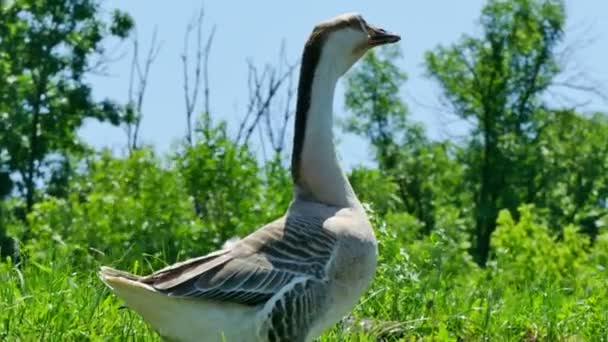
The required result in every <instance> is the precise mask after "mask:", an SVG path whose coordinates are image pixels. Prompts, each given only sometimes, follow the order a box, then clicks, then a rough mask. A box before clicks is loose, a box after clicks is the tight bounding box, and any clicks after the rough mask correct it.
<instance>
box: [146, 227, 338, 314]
mask: <svg viewBox="0 0 608 342" xmlns="http://www.w3.org/2000/svg"><path fill="white" fill-rule="evenodd" d="M335 242H336V237H335V236H334V234H333V233H331V232H329V231H327V230H326V229H324V228H323V219H321V218H310V217H306V218H303V217H297V216H288V217H287V218H282V219H279V220H277V221H275V222H273V223H270V224H268V225H267V226H265V227H263V228H261V229H259V230H258V231H256V232H254V233H252V234H251V235H249V236H247V237H245V238H244V239H242V240H240V241H238V242H237V243H235V244H234V245H233V246H232V247H231V248H230V249H228V250H226V251H220V252H216V253H212V254H210V255H208V256H205V257H201V258H197V259H192V260H189V261H186V262H184V263H182V264H178V265H176V266H173V267H169V268H167V269H164V270H161V271H159V272H156V273H154V274H152V275H150V276H148V277H146V278H145V279H144V280H143V281H144V282H146V283H148V284H150V285H152V286H153V287H154V288H155V289H157V290H159V291H161V292H163V293H166V294H167V295H170V296H178V297H194V298H204V299H209V300H217V301H227V302H234V303H239V304H245V305H258V304H260V303H264V302H266V301H267V300H268V299H270V298H271V297H272V296H273V295H274V294H276V293H277V292H279V291H280V290H281V289H282V288H283V287H284V286H286V285H287V284H290V283H291V282H293V281H294V280H296V278H297V279H311V280H316V281H321V280H323V279H325V269H326V267H327V264H328V263H329V262H330V260H331V256H332V253H333V249H334V247H335Z"/></svg>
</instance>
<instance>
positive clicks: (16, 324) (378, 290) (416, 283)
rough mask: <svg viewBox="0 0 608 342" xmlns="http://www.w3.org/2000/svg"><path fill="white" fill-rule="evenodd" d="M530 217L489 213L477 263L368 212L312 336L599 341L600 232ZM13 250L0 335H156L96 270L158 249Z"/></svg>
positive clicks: (453, 239) (43, 243) (0, 273)
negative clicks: (328, 315) (328, 321)
mask: <svg viewBox="0 0 608 342" xmlns="http://www.w3.org/2000/svg"><path fill="white" fill-rule="evenodd" d="M536 221H537V220H536V219H535V216H534V213H533V212H532V211H530V210H527V209H525V208H524V209H523V210H522V212H521V217H520V220H519V222H514V221H513V219H511V218H510V216H509V215H508V214H504V215H501V217H500V218H499V226H498V228H497V230H496V231H495V233H494V235H493V240H492V241H493V243H492V244H493V246H492V248H493V249H492V259H491V260H490V262H489V264H488V265H487V266H486V267H484V268H481V267H479V266H477V265H476V264H475V263H473V262H472V261H471V257H470V256H469V255H468V253H467V249H468V245H467V244H466V243H464V241H466V240H464V239H462V238H461V235H460V233H458V231H456V230H447V231H446V230H438V231H436V232H432V233H431V234H430V235H428V236H425V237H418V238H411V234H408V231H409V229H410V228H409V227H408V226H407V225H406V224H404V222H405V221H399V220H396V219H391V220H387V221H386V222H387V223H384V222H383V221H382V220H379V219H376V222H375V224H374V225H375V226H376V227H378V229H377V236H378V239H379V252H380V255H379V266H378V270H377V274H376V277H375V279H374V282H373V284H372V286H371V287H370V289H369V290H368V291H367V293H366V294H365V295H364V296H363V297H362V298H361V300H360V302H359V304H358V305H357V306H356V308H355V309H354V310H353V313H352V317H350V318H349V321H348V322H349V323H341V324H338V325H336V327H334V328H333V329H331V330H330V331H328V332H326V333H325V335H323V336H322V337H321V339H320V340H321V341H377V340H379V339H380V338H381V337H382V338H385V340H387V341H391V340H396V341H397V340H398V341H414V340H425V341H427V340H428V341H481V340H488V341H608V267H607V266H608V232H606V233H603V234H600V235H599V236H598V238H597V240H596V241H595V243H594V244H590V242H589V241H588V239H587V238H586V237H585V236H584V235H582V234H580V233H578V232H577V231H576V229H574V228H566V229H564V234H563V236H562V237H561V238H560V239H555V238H552V237H551V234H550V232H549V230H548V229H547V228H546V227H544V226H542V225H540V224H538V223H536ZM36 241H37V242H36ZM53 246H54V247H53ZM23 250H24V253H25V255H26V257H23V259H22V261H21V263H20V265H14V264H12V263H11V262H10V261H6V262H0V284H1V285H0V340H1V341H159V338H158V336H157V335H156V334H155V333H154V332H153V331H152V330H151V329H150V328H149V327H148V326H146V324H145V323H144V322H143V321H142V320H141V319H140V318H139V316H137V315H136V314H134V313H133V312H131V311H130V310H128V309H124V308H121V306H122V303H121V302H120V300H118V299H117V298H116V297H115V296H113V295H112V294H111V293H110V291H109V290H108V289H107V288H106V287H105V286H104V285H103V284H102V282H101V281H100V280H99V278H98V276H97V270H98V268H99V266H100V265H102V264H110V265H112V264H113V265H115V266H118V267H120V268H130V270H131V271H133V272H135V273H138V274H145V273H148V272H150V271H152V270H154V269H157V268H159V267H160V266H162V265H163V264H164V263H162V262H161V261H160V260H162V258H159V257H158V256H146V255H145V254H143V253H142V254H141V255H140V256H139V259H138V257H137V256H133V255H132V256H131V257H127V255H130V254H129V253H127V252H126V251H123V253H124V254H123V255H103V253H99V252H98V251H94V250H92V249H88V252H83V249H82V248H80V247H74V246H73V245H70V244H66V243H57V244H56V245H53V244H50V243H49V241H48V240H43V239H40V240H33V242H32V245H30V246H25V248H24V249H23ZM191 256H194V255H183V256H181V257H179V259H182V260H183V259H185V258H186V257H191ZM142 257H143V259H142ZM353 322H355V323H353ZM360 323H364V324H360ZM361 325H366V326H368V327H370V329H368V330H367V331H363V330H362V329H361V328H359V327H360V326H361Z"/></svg>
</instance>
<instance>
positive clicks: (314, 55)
mask: <svg viewBox="0 0 608 342" xmlns="http://www.w3.org/2000/svg"><path fill="white" fill-rule="evenodd" d="M326 39H327V32H324V30H319V29H318V28H315V30H313V32H312V34H311V35H310V38H308V41H307V42H306V45H305V46H304V52H303V53H302V64H301V66H300V81H299V83H298V100H297V104H296V120H295V131H294V137H293V152H292V155H291V177H292V178H293V182H294V184H299V181H300V162H301V157H302V149H303V147H304V136H305V132H306V120H307V116H308V111H309V109H310V102H311V93H312V83H313V79H314V77H315V70H316V69H317V65H318V64H319V59H320V58H321V49H322V47H323V44H324V43H325V40H326Z"/></svg>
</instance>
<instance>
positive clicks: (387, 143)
mask: <svg viewBox="0 0 608 342" xmlns="http://www.w3.org/2000/svg"><path fill="white" fill-rule="evenodd" d="M399 57H401V52H400V50H399V49H398V48H397V47H396V46H390V47H384V48H382V49H380V50H378V51H377V52H376V51H370V52H368V53H367V54H366V55H365V57H364V58H363V60H362V61H361V62H360V63H359V64H358V65H357V67H356V68H355V70H353V71H352V72H351V74H350V75H349V76H348V78H347V81H346V82H347V83H346V93H345V95H344V96H345V104H346V109H348V111H350V112H351V113H352V115H350V116H348V117H347V118H346V120H345V121H344V130H345V131H346V132H350V133H355V134H357V135H360V136H362V137H365V138H367V139H369V141H370V143H371V145H372V146H373V148H374V150H375V153H376V160H377V161H378V164H379V166H380V168H382V169H392V168H394V166H395V163H396V162H397V160H396V152H397V149H398V146H399V145H401V144H402V143H404V142H405V141H406V140H419V139H420V138H421V129H420V128H419V127H416V126H414V125H412V123H410V122H408V115H409V113H408V110H407V106H406V105H405V103H403V101H401V99H400V97H399V90H400V89H401V87H402V86H403V83H405V81H406V80H407V76H406V74H405V73H404V72H403V71H401V70H400V69H399V67H397V66H396V65H395V60H396V59H398V58H399Z"/></svg>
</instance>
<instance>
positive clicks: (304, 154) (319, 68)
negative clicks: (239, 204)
mask: <svg viewBox="0 0 608 342" xmlns="http://www.w3.org/2000/svg"><path fill="white" fill-rule="evenodd" d="M321 57H322V56H317V60H316V62H317V63H314V62H315V61H314V60H313V61H312V62H313V65H312V66H311V65H303V66H302V71H301V75H300V85H299V88H298V104H297V110H296V127H295V130H296V131H295V137H294V151H293V154H292V165H291V166H292V176H293V180H294V186H295V191H296V196H300V197H304V198H307V199H311V200H315V201H318V202H321V203H325V204H329V205H334V206H340V207H360V206H361V204H360V202H359V200H358V199H357V196H356V195H355V193H354V191H353V189H352V187H351V185H350V183H349V182H348V179H347V178H346V176H345V175H344V172H343V171H342V169H341V168H340V165H339V164H338V158H337V156H336V150H335V146H334V135H333V101H334V91H335V87H336V83H337V81H338V78H339V77H340V73H339V72H338V71H337V70H335V66H334V63H333V61H332V60H331V59H330V58H321ZM305 62H311V61H310V60H308V61H307V60H306V52H305V56H304V60H303V63H305Z"/></svg>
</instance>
